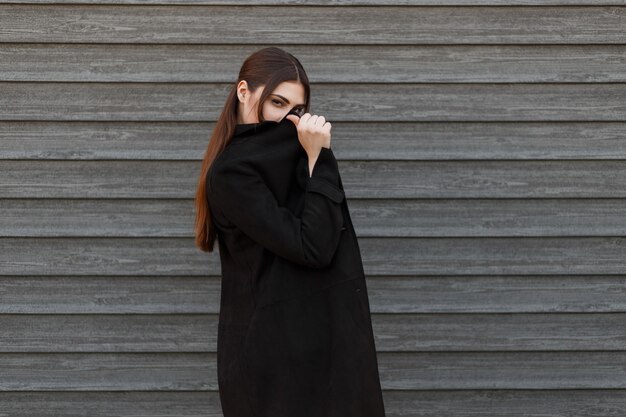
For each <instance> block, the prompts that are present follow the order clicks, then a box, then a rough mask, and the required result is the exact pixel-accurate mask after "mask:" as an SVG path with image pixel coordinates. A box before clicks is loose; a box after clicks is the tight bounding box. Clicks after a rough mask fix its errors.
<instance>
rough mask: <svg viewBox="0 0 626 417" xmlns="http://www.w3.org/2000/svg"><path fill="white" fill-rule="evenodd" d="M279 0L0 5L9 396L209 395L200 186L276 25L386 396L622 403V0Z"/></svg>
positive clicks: (127, 403)
mask: <svg viewBox="0 0 626 417" xmlns="http://www.w3.org/2000/svg"><path fill="white" fill-rule="evenodd" d="M11 3H14V4H11ZM18 3H21V4H18ZM28 3H31V4H28ZM285 4H287V3H286V2H285V1H284V0H279V1H263V0H253V1H249V2H245V3H234V2H232V1H231V0H214V1H211V0H198V1H192V2H186V1H181V0H172V1H159V0H149V1H147V2H143V1H141V2H139V1H136V0H120V1H110V0H104V1H97V0H96V1H90V0H74V1H69V2H66V3H64V4H56V2H52V1H47V0H39V1H37V0H32V1H27V2H17V1H9V2H2V4H0V24H1V25H2V28H3V30H2V35H1V36H0V109H2V110H0V144H1V145H0V173H1V175H0V213H1V215H0V278H1V279H0V301H1V302H0V329H2V332H0V414H2V415H15V416H23V415H28V416H46V417H47V416H60V415H63V416H84V415H86V414H88V415H92V416H100V415H102V416H105V415H106V416H111V415H120V416H121V415H124V416H146V415H151V416H152V415H159V416H166V415H167V416H221V412H220V407H219V395H218V394H219V393H218V391H217V381H216V363H215V353H216V337H217V332H216V324H217V320H218V317H219V316H218V314H219V296H220V289H221V277H220V276H219V272H220V268H219V259H218V254H217V252H216V253H213V254H210V255H209V254H204V253H201V252H200V251H199V250H198V249H197V248H195V247H194V244H193V235H192V229H191V227H192V225H193V215H194V213H193V200H192V198H193V194H194V192H195V186H196V182H197V175H198V169H199V162H200V159H201V158H202V155H203V152H204V149H205V148H206V141H207V139H208V137H209V135H210V133H211V131H212V129H213V126H214V124H213V123H214V121H215V118H216V117H217V115H218V114H219V111H221V107H222V105H223V102H224V97H225V95H226V93H227V92H228V88H229V87H230V84H229V83H230V82H231V80H232V78H233V76H234V72H233V68H238V65H239V64H240V63H241V61H242V59H243V58H245V56H247V55H248V54H249V53H250V52H252V51H254V50H256V49H258V48H260V47H263V46H267V45H277V46H281V47H283V48H285V49H287V50H288V51H290V52H292V53H294V54H295V55H296V56H297V57H298V58H300V59H301V61H302V62H303V64H304V66H305V68H307V70H308V72H309V76H310V79H311V81H312V83H313V86H312V88H313V93H314V96H313V105H312V111H313V112H316V113H319V114H324V115H327V116H328V117H327V118H328V120H330V121H332V122H333V127H334V129H333V145H332V146H333V150H334V151H335V154H336V155H337V157H338V159H339V160H340V169H341V171H342V178H343V182H344V185H345V187H346V193H347V195H348V198H349V206H350V209H351V213H352V217H353V220H354V224H355V228H356V230H357V235H358V236H359V245H360V247H361V249H362V253H363V260H364V266H365V269H366V274H367V286H368V292H369V294H370V303H371V311H372V313H373V316H372V320H373V327H374V333H375V340H376V347H377V350H378V356H379V364H380V370H381V377H382V383H383V389H384V393H383V394H384V399H385V405H386V408H387V415H388V416H389V417H396V416H398V417H399V416H437V417H439V416H467V417H470V416H476V415H481V416H494V417H495V416H498V417H504V416H506V417H511V416H524V417H527V416H537V417H545V416H546V415H550V416H568V417H578V416H580V417H596V416H598V417H606V416H611V415H624V414H626V400H625V398H626V395H624V394H625V393H626V387H625V386H624V381H626V375H624V369H626V366H625V365H626V354H625V352H626V349H625V346H624V337H623V333H624V326H623V322H624V318H625V317H624V312H625V311H626V296H624V295H625V294H626V240H625V238H624V236H626V234H625V230H626V223H625V222H624V219H625V218H626V217H625V214H626V208H625V207H626V205H625V204H624V199H625V198H626V187H625V184H626V168H625V167H626V165H625V164H624V160H625V159H626V147H624V144H623V141H624V137H626V123H624V121H626V105H625V104H624V103H626V85H623V84H622V83H624V82H625V81H626V72H624V71H623V68H624V64H625V63H626V54H625V52H626V49H625V48H624V44H625V43H626V32H625V31H624V27H625V26H626V21H625V18H626V14H625V13H624V7H623V6H624V5H626V2H624V1H615V0H614V1H609V2H598V1H589V0H582V1H578V2H572V1H568V0H556V1H554V2H550V3H549V4H546V3H545V2H538V1H534V0H528V1H522V2H502V1H500V0H483V1H476V2H475V1H472V2H469V1H467V0H455V1H448V2H438V1H437V2H433V1H432V0H421V1H417V0H416V1H411V0H402V1H398V2H388V1H380V0H362V1H350V0H334V1H332V2H321V1H315V2H296V3H294V2H289V6H294V7H276V6H280V5H285ZM146 5H150V6H147V7H146ZM583 5H585V7H579V6H583ZM433 6H435V7H433ZM463 6H472V7H463ZM490 6H497V7H490ZM501 6H504V7H501ZM587 6H589V7H587ZM613 6H616V7H613ZM270 9H271V11H272V13H270V14H269V16H270V17H269V18H268V19H266V20H263V21H260V20H259V19H258V15H259V12H264V11H266V10H270ZM381 17H382V18H381ZM273 21H276V22H279V23H280V24H279V25H272V22H273ZM302 21H307V22H310V23H311V25H310V27H309V28H307V30H306V31H302V30H301V23H300V22H302ZM181 22H183V23H184V24H181ZM242 25H243V26H242ZM242 27H245V28H246V29H245V30H241V28H242ZM261 30H262V33H261V34H260V31H261ZM285 33H288V36H285ZM320 56H323V57H324V59H323V60H320V59H319V57H320ZM164 57H165V58H164ZM364 179H367V181H366V180H364Z"/></svg>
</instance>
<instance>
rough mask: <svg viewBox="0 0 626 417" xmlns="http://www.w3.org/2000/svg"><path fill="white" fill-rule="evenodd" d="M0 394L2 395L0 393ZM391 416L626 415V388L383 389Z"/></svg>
mask: <svg viewBox="0 0 626 417" xmlns="http://www.w3.org/2000/svg"><path fill="white" fill-rule="evenodd" d="M0 398H1V397H0ZM383 398H384V403H385V411H386V413H387V415H388V416H389V417H392V416H393V417H441V416H447V417H476V416H483V417H491V416H499V417H504V416H506V417H546V416H550V417H607V416H621V415H626V392H625V391H623V390H619V389H615V390H613V389H611V390H595V389H574V390H544V389H542V390H534V389H528V390H517V389H516V390H506V389H494V390H489V389H483V390H448V389H445V390H432V391H405V390H403V391H383Z"/></svg>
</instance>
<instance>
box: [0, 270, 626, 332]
mask: <svg viewBox="0 0 626 417" xmlns="http://www.w3.org/2000/svg"><path fill="white" fill-rule="evenodd" d="M625 279H626V277H625V276H624V275H613V276H611V275H604V276H603V275H551V276H550V275H538V274H536V275H512V274H511V275H491V276H490V275H474V276H464V275H461V274H457V275H433V276H428V275H409V276H392V275H373V274H368V275H367V287H368V293H369V296H370V305H371V311H372V313H373V314H376V315H382V314H400V313H420V314H424V313H441V314H445V313H456V314H460V313H494V314H502V313H621V312H623V311H626V297H625V296H624V294H625V293H626V286H625V285H624V283H625ZM220 285H221V278H220V277H219V275H217V276H216V275H210V276H198V277H194V276H184V275H183V276H168V275H165V276H155V275H148V276H136V275H133V276H128V275H126V276H124V275H121V276H102V275H100V276H94V275H76V276H63V275H52V276H11V275H4V276H3V277H2V280H1V281H0V292H2V293H3V294H10V298H9V297H5V298H3V300H2V301H3V302H2V304H0V307H1V308H2V310H0V313H3V314H40V315H42V314H95V315H99V314H218V313H219V297H220ZM555 294H556V295H555ZM42 299H45V301H46V302H42V301H41V300H42ZM395 317H400V316H395ZM618 317H619V315H618ZM42 318H43V316H42ZM375 320H387V319H385V318H383V319H375ZM391 320H393V318H391ZM417 336H419V335H417Z"/></svg>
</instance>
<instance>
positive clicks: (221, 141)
mask: <svg viewBox="0 0 626 417" xmlns="http://www.w3.org/2000/svg"><path fill="white" fill-rule="evenodd" d="M241 80H245V81H246V82H247V83H248V88H249V90H250V92H251V93H254V92H255V91H256V89H257V88H259V87H260V86H264V89H263V92H262V93H261V96H260V97H259V104H258V109H257V117H258V120H259V121H261V122H262V121H263V115H262V111H263V103H265V100H267V98H268V96H269V95H270V94H271V93H272V92H273V91H274V89H275V88H276V87H277V86H278V85H279V84H280V83H282V82H284V81H299V82H300V83H302V85H303V86H304V95H305V109H304V111H305V112H308V111H309V104H310V87H309V79H308V77H307V75H306V72H305V71H304V68H303V67H302V64H301V63H300V61H299V60H298V59H297V58H296V57H294V56H293V55H291V54H290V53H288V52H286V51H284V50H282V49H280V48H276V47H268V48H263V49H260V50H258V51H256V52H254V53H253V54H252V55H250V56H249V57H248V58H246V60H245V61H244V62H243V64H242V66H241V69H240V70H239V76H238V78H237V81H235V83H234V84H233V85H232V86H231V88H230V92H229V93H228V97H227V98H226V103H225V104H224V108H223V110H222V113H221V114H220V117H219V118H218V120H217V122H216V124H215V128H214V129H213V134H212V135H211V138H210V140H209V144H208V146H207V149H206V152H205V153H204V159H203V160H202V166H201V169H200V178H199V181H198V188H197V190H196V199H195V208H196V223H195V228H194V230H195V235H196V240H195V243H196V246H197V247H199V248H200V249H201V250H202V251H204V252H212V251H213V247H214V244H215V239H216V237H217V232H216V230H215V226H214V224H213V221H212V219H211V212H210V210H209V206H208V199H207V195H206V189H205V185H206V184H205V183H206V175H207V172H208V170H209V168H210V167H211V164H212V163H213V161H214V160H215V158H217V156H218V155H219V154H220V153H221V152H222V150H224V148H225V147H226V145H228V143H229V142H230V140H231V139H232V137H233V134H234V132H235V126H236V125H237V108H238V103H239V100H238V99H237V84H239V82H240V81H241Z"/></svg>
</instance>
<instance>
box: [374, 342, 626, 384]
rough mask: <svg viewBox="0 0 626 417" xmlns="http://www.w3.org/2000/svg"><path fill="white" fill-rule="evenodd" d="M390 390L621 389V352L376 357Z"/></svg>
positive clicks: (625, 364) (625, 375) (625, 363)
mask: <svg viewBox="0 0 626 417" xmlns="http://www.w3.org/2000/svg"><path fill="white" fill-rule="evenodd" d="M378 364H379V370H380V376H381V384H382V386H383V388H384V389H393V390H406V389H413V390H456V389H537V390H545V389H582V390H586V389H609V388H610V389H623V388H624V386H625V385H626V352H584V351H583V352H466V353H456V352H425V353H385V352H380V353H378Z"/></svg>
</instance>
